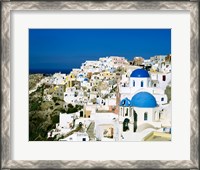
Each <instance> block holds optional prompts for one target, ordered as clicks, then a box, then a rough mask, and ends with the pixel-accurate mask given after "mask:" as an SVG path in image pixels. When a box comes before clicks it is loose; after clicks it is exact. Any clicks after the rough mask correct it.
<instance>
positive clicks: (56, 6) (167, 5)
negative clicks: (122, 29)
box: [1, 0, 199, 169]
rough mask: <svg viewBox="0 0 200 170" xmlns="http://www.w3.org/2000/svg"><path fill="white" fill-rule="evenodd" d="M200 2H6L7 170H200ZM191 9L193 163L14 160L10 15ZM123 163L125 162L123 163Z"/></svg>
mask: <svg viewBox="0 0 200 170" xmlns="http://www.w3.org/2000/svg"><path fill="white" fill-rule="evenodd" d="M198 5H199V3H198V2H195V1H193V2H189V1H188V2H186V1H174V2H170V1H168V2H164V1H154V2H142V1H140V2H138V1H135V2H134V1H107V2H104V1H102V2H95V1H93V2H92V1H90V2H89V1H82V2H80V1H68V2H59V1H57V2H37V1H34V2H17V1H13V2H10V1H5V0H4V1H3V2H2V22H1V28H2V31H1V35H2V37H1V38H2V41H1V47H2V55H1V82H2V83H1V94H2V95H1V99H2V107H1V113H2V114H1V128H2V129H1V146H2V153H1V156H2V158H1V162H2V168H3V169H22V168H26V169H27V168H29V169H32V168H34V169H38V168H39V169H41V168H47V169H48V168H51V169H52V168H55V169H64V168H65V169H76V168H85V169H88V168H112V169H113V168H116V169H117V168H128V169H146V168H151V169H160V168H161V169H162V168H165V169H174V168H176V169H198V168H199V153H198V150H199V130H198V128H199V122H198V118H199V115H198V114H199V105H198V104H199V100H198V99H199V95H198V93H199V51H198V47H199V25H198V24H199V23H198V19H199V18H198V17H199V15H198V13H199V11H198ZM122 9H123V10H189V11H190V22H191V32H190V35H191V43H190V45H191V51H190V52H191V62H190V64H191V73H190V75H191V82H190V84H191V85H190V89H191V108H190V114H191V118H190V123H191V125H192V126H191V130H190V153H191V155H190V160H180V161H177V160H173V161H160V160H158V161H146V160H144V161H140V160H126V161H114V160H104V161H94V160H88V161H80V160H76V161H71V160H59V161H42V160H37V161H22V160H20V161H16V160H11V159H10V153H11V150H10V106H11V105H10V87H11V84H10V62H11V59H10V51H11V49H10V41H11V37H10V16H11V11H12V10H122ZM122 162H123V163H122Z"/></svg>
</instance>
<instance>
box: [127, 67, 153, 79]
mask: <svg viewBox="0 0 200 170" xmlns="http://www.w3.org/2000/svg"><path fill="white" fill-rule="evenodd" d="M130 77H138V78H140V77H143V78H148V77H150V76H149V73H148V71H147V70H144V69H136V70H134V71H133V72H132V73H131V76H130Z"/></svg>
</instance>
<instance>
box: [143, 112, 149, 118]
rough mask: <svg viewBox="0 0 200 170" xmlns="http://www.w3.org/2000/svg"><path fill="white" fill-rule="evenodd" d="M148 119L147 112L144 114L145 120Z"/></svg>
mask: <svg viewBox="0 0 200 170" xmlns="http://www.w3.org/2000/svg"><path fill="white" fill-rule="evenodd" d="M147 119H148V115H147V112H145V113H144V120H147Z"/></svg>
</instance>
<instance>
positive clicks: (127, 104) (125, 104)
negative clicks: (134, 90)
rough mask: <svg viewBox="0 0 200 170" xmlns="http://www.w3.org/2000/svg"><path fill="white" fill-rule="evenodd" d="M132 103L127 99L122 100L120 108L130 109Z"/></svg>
mask: <svg viewBox="0 0 200 170" xmlns="http://www.w3.org/2000/svg"><path fill="white" fill-rule="evenodd" d="M130 103H131V101H130V100H129V99H128V98H127V97H126V98H125V99H123V100H121V102H120V106H123V107H129V106H130Z"/></svg>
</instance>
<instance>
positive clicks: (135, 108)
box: [119, 69, 167, 133]
mask: <svg viewBox="0 0 200 170" xmlns="http://www.w3.org/2000/svg"><path fill="white" fill-rule="evenodd" d="M126 84H128V86H121V87H120V88H119V93H120V105H119V125H120V129H119V131H121V132H126V131H132V132H133V133H136V132H138V131H141V130H142V129H141V127H153V128H160V127H161V122H160V117H161V110H162V104H165V103H167V96H166V95H165V93H164V91H162V90H160V89H157V88H154V87H152V81H151V78H150V75H149V73H148V71H147V70H144V69H136V70H134V71H132V73H131V74H130V77H129V83H126ZM144 125H145V126H144Z"/></svg>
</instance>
